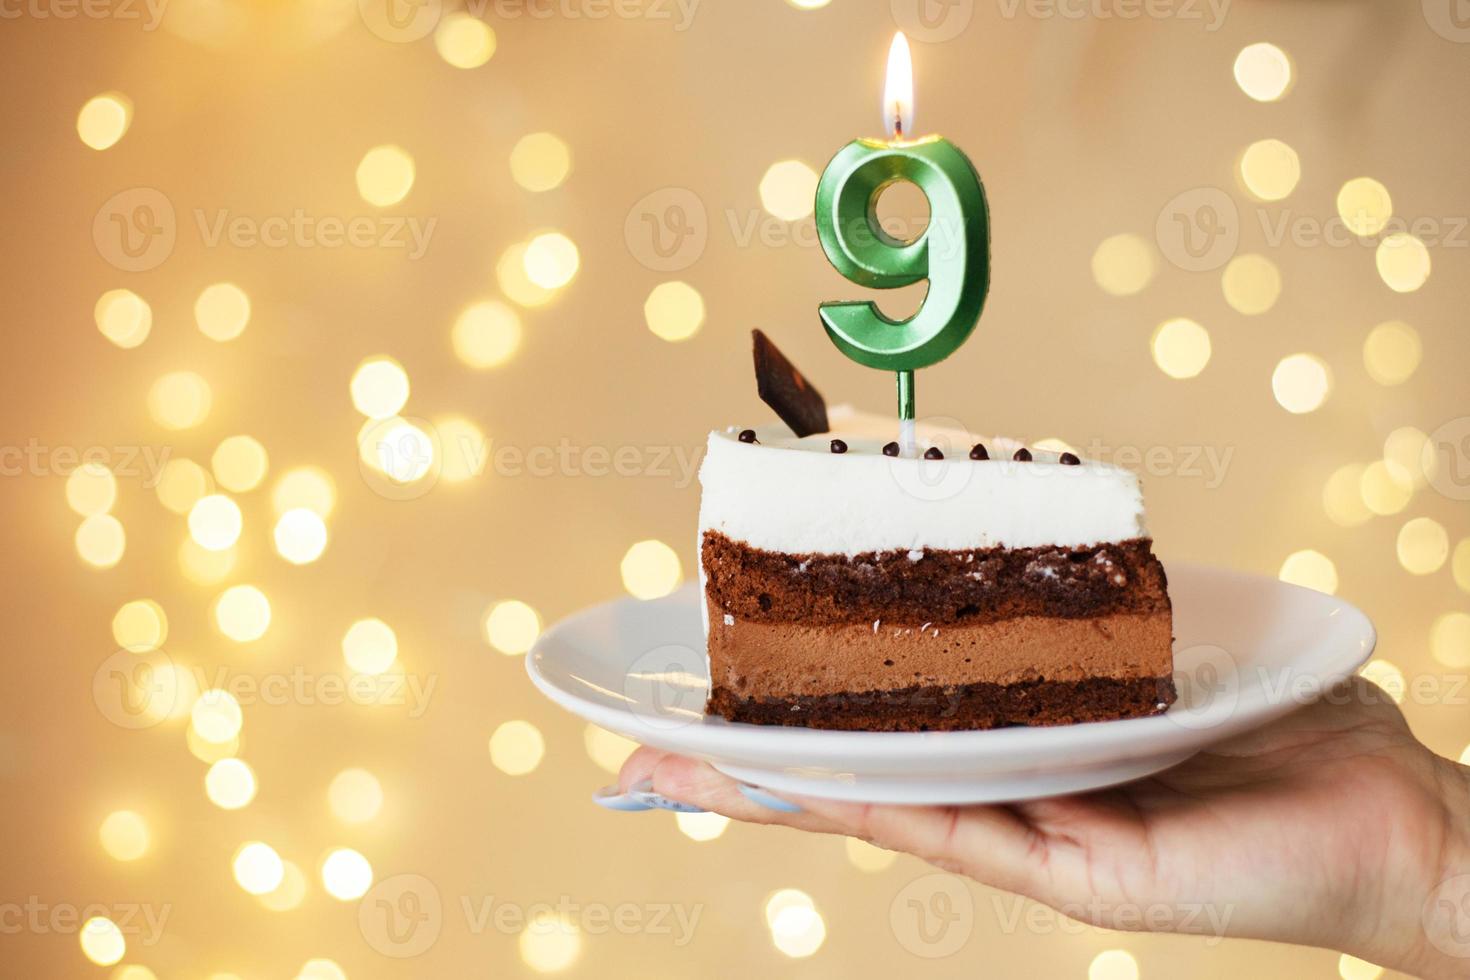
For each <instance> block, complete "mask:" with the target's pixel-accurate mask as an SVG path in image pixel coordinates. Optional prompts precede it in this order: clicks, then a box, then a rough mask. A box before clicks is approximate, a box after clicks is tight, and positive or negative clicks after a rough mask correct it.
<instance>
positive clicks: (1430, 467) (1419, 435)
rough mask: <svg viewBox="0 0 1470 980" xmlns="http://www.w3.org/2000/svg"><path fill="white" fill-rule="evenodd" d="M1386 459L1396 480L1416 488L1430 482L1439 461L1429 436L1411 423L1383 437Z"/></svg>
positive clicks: (1384, 457) (1384, 459) (1384, 458)
mask: <svg viewBox="0 0 1470 980" xmlns="http://www.w3.org/2000/svg"><path fill="white" fill-rule="evenodd" d="M1383 461H1384V462H1385V463H1387V464H1388V468H1389V470H1390V471H1391V472H1392V473H1393V476H1394V479H1396V480H1398V481H1399V482H1400V483H1407V484H1409V485H1410V486H1412V487H1415V488H1418V487H1422V486H1424V485H1425V484H1426V483H1428V482H1429V480H1430V479H1431V478H1432V477H1433V476H1434V471H1435V469H1436V468H1437V464H1438V460H1437V459H1436V458H1435V455H1434V447H1433V446H1432V445H1430V442H1429V436H1428V435H1427V434H1426V433H1424V432H1423V431H1422V430H1420V429H1417V428H1415V427H1414V426H1412V425H1404V426H1400V427H1399V428H1397V429H1394V430H1393V431H1392V432H1390V433H1389V434H1388V437H1387V438H1386V439H1384V440H1383Z"/></svg>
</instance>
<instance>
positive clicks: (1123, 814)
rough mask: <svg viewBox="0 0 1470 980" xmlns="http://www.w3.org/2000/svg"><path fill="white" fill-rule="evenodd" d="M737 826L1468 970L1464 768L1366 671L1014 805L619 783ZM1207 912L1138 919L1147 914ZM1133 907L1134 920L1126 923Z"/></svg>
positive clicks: (704, 779)
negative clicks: (1148, 764)
mask: <svg viewBox="0 0 1470 980" xmlns="http://www.w3.org/2000/svg"><path fill="white" fill-rule="evenodd" d="M650 780H651V786H652V789H653V791H654V792H656V793H658V794H660V795H662V796H664V797H667V798H669V799H671V800H674V801H679V802H681V803H684V804H689V805H691V806H694V807H699V808H703V809H706V810H713V811H715V812H718V813H723V814H725V815H727V816H729V817H733V818H735V819H737V820H745V821H749V822H753V823H765V824H781V825H784V826H788V827H795V828H797V829H801V830H810V831H815V832H818V833H831V834H845V835H850V836H853V837H860V838H863V839H865V840H868V841H870V842H872V843H874V844H877V845H879V846H880V847H885V848H888V849H890V850H896V851H906V852H908V853H911V854H914V855H917V856H918V857H921V858H923V859H924V860H926V861H929V862H930V863H932V864H935V865H937V866H938V867H941V868H943V869H945V870H947V871H951V872H955V873H959V874H965V875H969V876H970V877H972V878H975V879H976V880H978V881H981V882H983V883H985V884H988V885H993V886H995V887H997V888H1001V889H1004V890H1006V891H1010V892H1015V893H1018V894H1021V895H1025V896H1027V897H1029V898H1032V899H1035V900H1037V901H1040V902H1043V903H1045V904H1047V905H1049V906H1051V907H1053V908H1057V909H1059V910H1062V911H1065V912H1073V913H1074V914H1075V911H1074V910H1076V909H1079V908H1081V909H1086V910H1088V912H1087V917H1088V918H1089V919H1090V920H1091V921H1092V923H1093V924H1094V925H1099V926H1105V927H1109V928H1121V929H1145V928H1162V929H1165V930H1167V931H1177V932H1195V933H1201V932H1205V933H1209V932H1214V931H1217V930H1218V931H1220V932H1223V934H1225V935H1229V936H1240V937H1249V938H1255V939H1268V940H1277V941H1281V942H1289V943H1298V944H1303V945H1313V946H1325V947H1328V948H1332V949H1336V950H1341V951H1344V952H1348V953H1351V954H1353V955H1355V956H1358V957H1361V958H1363V959H1366V960H1370V961H1372V962H1375V963H1378V964H1380V965H1382V966H1386V967H1392V968H1395V969H1399V970H1403V971H1406V972H1411V973H1416V974H1418V975H1421V976H1425V977H1436V978H1437V977H1442V976H1443V977H1449V976H1465V975H1466V974H1467V973H1470V961H1467V960H1465V959H1455V958H1453V957H1451V956H1449V955H1447V954H1445V953H1444V952H1443V951H1441V950H1439V949H1437V948H1436V947H1435V946H1434V945H1433V944H1432V943H1430V942H1429V941H1428V939H1427V937H1426V935H1425V932H1424V930H1423V929H1422V928H1421V924H1420V913H1421V909H1422V908H1423V906H1424V903H1425V901H1426V899H1427V898H1428V897H1429V896H1430V894H1431V893H1432V892H1434V890H1435V889H1436V887H1437V886H1438V885H1439V884H1440V882H1442V881H1444V880H1445V879H1447V878H1451V877H1453V876H1455V875H1460V874H1470V770H1467V769H1466V768H1465V767H1462V766H1457V765H1455V764H1454V763H1452V762H1450V761H1448V760H1445V759H1442V758H1439V757H1438V756H1436V755H1434V754H1433V753H1432V752H1430V751H1429V750H1428V749H1427V748H1425V747H1424V746H1423V745H1422V744H1420V743H1419V741H1418V740H1416V739H1415V738H1414V736H1413V734H1412V733H1411V732H1410V731H1409V727H1408V725H1407V723H1406V722H1405V720H1404V717H1403V714H1402V713H1401V712H1400V711H1399V710H1398V708H1397V706H1396V705H1395V704H1394V703H1393V701H1392V700H1391V699H1390V698H1389V697H1388V695H1387V694H1385V693H1384V692H1383V691H1381V690H1380V689H1379V688H1377V687H1375V686H1374V685H1372V684H1371V683H1369V682H1368V681H1365V680H1363V679H1362V678H1353V679H1352V680H1351V681H1349V682H1348V683H1347V684H1346V685H1345V686H1344V687H1342V688H1339V689H1337V690H1336V691H1334V692H1332V693H1331V694H1330V695H1329V696H1328V697H1327V698H1324V699H1323V700H1320V701H1318V702H1316V703H1314V704H1311V705H1308V706H1306V707H1303V708H1301V709H1299V710H1297V711H1295V712H1293V713H1292V714H1290V715H1288V716H1286V717H1285V718H1282V719H1280V720H1279V721H1276V722H1274V723H1273V724H1271V725H1269V726H1266V727H1264V728H1261V729H1259V730H1257V731H1254V732H1251V733H1249V734H1247V735H1244V736H1241V737H1238V738H1235V739H1233V740H1230V741H1227V742H1224V743H1221V744H1220V745H1216V746H1212V747H1211V748H1209V749H1207V750H1205V751H1203V752H1201V753H1200V754H1198V755H1196V756H1195V757H1194V758H1192V759H1190V760H1189V761H1187V762H1185V763H1183V764H1181V765H1179V766H1177V767H1175V768H1173V769H1171V770H1169V771H1167V772H1164V773H1160V774H1158V775H1156V776H1153V777H1151V778H1148V779H1145V780H1141V781H1139V782H1135V783H1132V784H1129V785H1126V786H1121V787H1117V788H1114V789H1110V790H1105V791H1102V792H1097V793H1090V794H1087V795H1083V796H1074V797H1061V798H1055V799H1044V800H1033V801H1028V802H1023V803H1015V804H1010V805H1004V806H999V805H996V806H927V807H906V806H886V805H873V804H854V803H842V802H835V801H831V800H822V799H816V798H808V797H801V798H791V800H790V801H789V802H790V804H791V805H794V806H796V807H799V808H800V809H799V811H797V812H783V811H781V810H777V809H774V808H772V806H768V805H762V804H761V803H759V802H756V799H752V796H754V797H756V798H757V799H758V798H760V797H762V796H765V797H766V800H767V803H770V804H774V805H776V806H780V805H781V804H782V801H781V800H772V799H771V798H770V796H769V795H768V794H765V793H764V792H759V793H754V794H751V795H747V792H745V791H742V790H741V788H740V786H739V784H737V783H736V782H735V781H733V780H731V779H730V778H728V777H726V776H723V775H721V774H720V773H718V772H716V771H715V770H714V769H713V768H711V767H710V766H709V765H708V764H706V763H703V762H697V761H694V760H691V759H687V758H683V757H680V756H676V755H670V754H668V753H665V752H661V751H658V750H655V749H650V748H646V747H645V748H641V749H639V750H638V751H637V752H635V753H634V754H633V755H632V756H631V757H629V759H628V761H627V762H626V763H625V764H624V766H623V769H622V772H621V773H620V774H619V786H620V787H621V790H622V791H623V792H624V793H626V792H627V791H628V790H629V789H630V788H632V787H635V786H637V785H638V784H640V783H644V784H646V781H650ZM1201 906H1203V907H1206V908H1210V909H1213V910H1215V912H1216V913H1217V914H1213V915H1208V916H1186V915H1182V914H1181V915H1176V916H1168V917H1164V918H1165V922H1164V923H1162V924H1160V922H1159V921H1158V920H1157V919H1155V918H1153V917H1150V921H1139V919H1138V916H1137V911H1138V910H1139V909H1142V908H1158V907H1164V908H1175V909H1184V908H1196V909H1197V908H1199V907H1201ZM1125 913H1127V914H1125Z"/></svg>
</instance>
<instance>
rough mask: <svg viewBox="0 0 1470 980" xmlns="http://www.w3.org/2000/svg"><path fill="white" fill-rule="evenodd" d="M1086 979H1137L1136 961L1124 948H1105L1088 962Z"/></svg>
mask: <svg viewBox="0 0 1470 980" xmlns="http://www.w3.org/2000/svg"><path fill="white" fill-rule="evenodd" d="M1087 980H1138V961H1137V960H1135V959H1134V958H1133V954H1132V953H1130V952H1128V951H1127V950H1126V949H1105V950H1103V951H1102V952H1101V953H1098V954H1097V955H1096V956H1094V957H1093V958H1092V962H1091V963H1090V964H1088V967H1087Z"/></svg>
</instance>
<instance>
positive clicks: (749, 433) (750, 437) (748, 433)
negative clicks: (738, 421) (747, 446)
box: [740, 429, 755, 442]
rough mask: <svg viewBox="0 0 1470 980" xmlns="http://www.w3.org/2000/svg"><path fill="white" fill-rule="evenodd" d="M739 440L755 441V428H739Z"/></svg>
mask: <svg viewBox="0 0 1470 980" xmlns="http://www.w3.org/2000/svg"><path fill="white" fill-rule="evenodd" d="M740 441H741V442H755V430H754V429H741V430H740Z"/></svg>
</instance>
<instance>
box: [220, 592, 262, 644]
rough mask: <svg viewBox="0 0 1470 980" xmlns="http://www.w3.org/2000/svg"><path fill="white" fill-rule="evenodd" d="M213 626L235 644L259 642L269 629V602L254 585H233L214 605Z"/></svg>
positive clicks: (222, 593) (221, 594)
mask: <svg viewBox="0 0 1470 980" xmlns="http://www.w3.org/2000/svg"><path fill="white" fill-rule="evenodd" d="M214 623H215V625H216V626H218V627H219V631H220V632H221V633H223V634H224V635H225V636H227V637H229V638H230V639H232V640H234V641H235V642H237V643H250V642H252V641H254V640H258V639H260V638H261V637H262V636H265V631H266V630H267V629H269V628H270V625H271V603H270V600H269V599H267V598H266V597H265V593H264V592H262V591H260V590H259V589H257V588H256V587H255V586H253V585H232V586H230V587H229V588H228V589H225V590H224V591H223V592H221V593H220V594H219V598H218V599H216V600H215V601H214Z"/></svg>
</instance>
